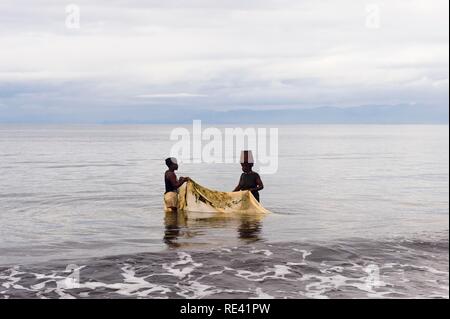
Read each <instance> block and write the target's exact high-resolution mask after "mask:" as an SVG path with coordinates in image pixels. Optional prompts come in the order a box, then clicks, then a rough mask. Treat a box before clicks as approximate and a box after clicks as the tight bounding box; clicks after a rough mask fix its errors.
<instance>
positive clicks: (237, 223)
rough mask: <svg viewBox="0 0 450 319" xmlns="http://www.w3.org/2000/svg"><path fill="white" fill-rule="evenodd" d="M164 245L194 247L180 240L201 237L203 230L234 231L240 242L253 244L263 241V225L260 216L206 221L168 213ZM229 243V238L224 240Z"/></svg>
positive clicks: (208, 219)
mask: <svg viewBox="0 0 450 319" xmlns="http://www.w3.org/2000/svg"><path fill="white" fill-rule="evenodd" d="M164 223H165V230H164V238H163V241H164V243H166V244H167V246H168V247H169V248H179V247H185V246H188V245H192V244H193V242H190V243H188V242H185V243H181V242H180V239H181V238H183V239H186V238H189V239H190V238H195V237H201V236H202V235H203V234H204V233H205V232H204V231H202V230H205V229H209V230H214V231H215V232H216V233H217V232H218V233H220V232H222V231H223V230H230V229H233V230H235V231H236V232H237V235H238V236H237V237H238V238H239V240H241V241H243V242H245V243H253V242H256V241H259V240H261V237H260V235H261V230H262V223H261V217H259V216H236V217H220V216H219V217H214V218H205V219H187V218H186V216H185V214H184V213H180V212H178V213H172V212H166V213H165V217H164ZM222 239H223V241H228V240H229V238H226V235H224V238H222Z"/></svg>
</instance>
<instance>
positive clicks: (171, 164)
mask: <svg viewBox="0 0 450 319" xmlns="http://www.w3.org/2000/svg"><path fill="white" fill-rule="evenodd" d="M166 165H167V167H168V168H169V169H170V170H174V171H176V170H177V169H178V162H177V159H176V158H175V157H168V158H166Z"/></svg>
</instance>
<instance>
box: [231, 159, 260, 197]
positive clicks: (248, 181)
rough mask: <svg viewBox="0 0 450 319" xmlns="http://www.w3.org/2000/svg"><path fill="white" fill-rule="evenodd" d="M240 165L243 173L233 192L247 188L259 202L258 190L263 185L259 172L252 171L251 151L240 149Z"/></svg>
mask: <svg viewBox="0 0 450 319" xmlns="http://www.w3.org/2000/svg"><path fill="white" fill-rule="evenodd" d="M241 166H242V171H243V173H242V175H241V178H240V179H239V184H238V185H237V186H236V188H235V189H234V192H238V191H245V190H249V191H251V192H252V194H253V196H254V197H255V198H256V200H257V201H258V202H259V191H260V190H262V189H263V188H264V185H263V182H262V180H261V177H260V176H259V174H258V173H256V172H254V171H252V167H253V156H252V153H251V151H242V155H241Z"/></svg>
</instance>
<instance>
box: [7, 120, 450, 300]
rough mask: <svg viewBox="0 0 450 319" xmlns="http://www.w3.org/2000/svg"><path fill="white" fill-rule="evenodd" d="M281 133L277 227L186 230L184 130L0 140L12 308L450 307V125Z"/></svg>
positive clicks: (65, 130)
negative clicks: (276, 301) (415, 302)
mask: <svg viewBox="0 0 450 319" xmlns="http://www.w3.org/2000/svg"><path fill="white" fill-rule="evenodd" d="M205 126H206V125H205ZM186 127H187V128H188V129H189V126H186ZM273 127H278V128H279V168H278V171H277V173H275V174H271V175H262V179H263V181H264V184H265V188H264V190H263V191H262V192H261V201H262V204H263V205H264V206H265V207H266V208H267V209H269V210H271V211H272V212H273V214H271V215H269V216H267V217H266V218H264V219H263V220H259V221H257V220H248V219H242V218H241V219H239V218H233V219H227V220H220V219H212V220H198V221H189V222H188V223H180V222H179V221H178V220H177V219H176V218H175V217H174V216H165V214H164V212H163V209H162V196H163V192H164V184H163V174H164V171H165V169H166V168H165V165H164V158H166V157H167V156H168V152H169V150H170V148H171V146H172V145H173V144H174V141H171V140H170V139H169V136H170V133H171V130H172V129H173V128H174V126H162V125H136V126H126V125H117V126H114V125H98V126H11V125H4V126H0V176H1V178H0V298H380V297H382V298H417V297H419V298H448V296H449V292H448V289H449V283H448V271H449V258H448V255H449V246H448V241H449V128H448V125H441V126H440V125H435V126H426V125H382V126H377V125H312V126H308V125H300V126H276V125H274V126H273ZM218 128H219V129H221V130H222V129H223V128H225V126H219V127H218ZM255 170H256V171H258V167H256V168H255ZM240 173H241V171H240V166H239V164H181V165H180V170H179V172H178V175H179V176H190V177H191V178H193V179H194V180H196V181H197V182H198V183H200V184H202V185H203V186H206V187H209V188H212V189H217V190H223V191H226V190H232V189H233V188H234V187H235V186H236V184H237V182H238V179H239V176H240Z"/></svg>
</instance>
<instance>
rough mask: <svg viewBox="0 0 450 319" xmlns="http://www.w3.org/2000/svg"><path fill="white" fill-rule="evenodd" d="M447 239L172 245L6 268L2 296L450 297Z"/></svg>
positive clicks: (1, 274) (0, 275) (0, 270)
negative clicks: (160, 249) (200, 247)
mask: <svg viewBox="0 0 450 319" xmlns="http://www.w3.org/2000/svg"><path fill="white" fill-rule="evenodd" d="M448 250H449V245H448V237H447V236H446V234H445V233H444V234H442V236H441V237H439V236H438V237H436V238H434V239H431V238H429V239H426V240H419V239H408V238H397V239H391V240H385V241H380V240H376V241H375V240H367V239H348V240H338V241H335V242H333V243H328V244H325V243H315V244H308V243H295V242H285V243H276V244H270V243H262V242H254V243H248V244H247V245H241V246H236V247H221V248H209V249H203V250H183V251H181V250H179V249H173V250H168V251H165V252H158V253H141V254H133V255H119V256H111V257H104V258H95V259H88V260H71V261H64V262H63V261H58V262H53V263H46V264H40V265H27V266H12V267H0V296H1V297H3V298H448V287H449V284H448V270H449V263H448V262H449V259H448V254H449V251H448Z"/></svg>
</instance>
